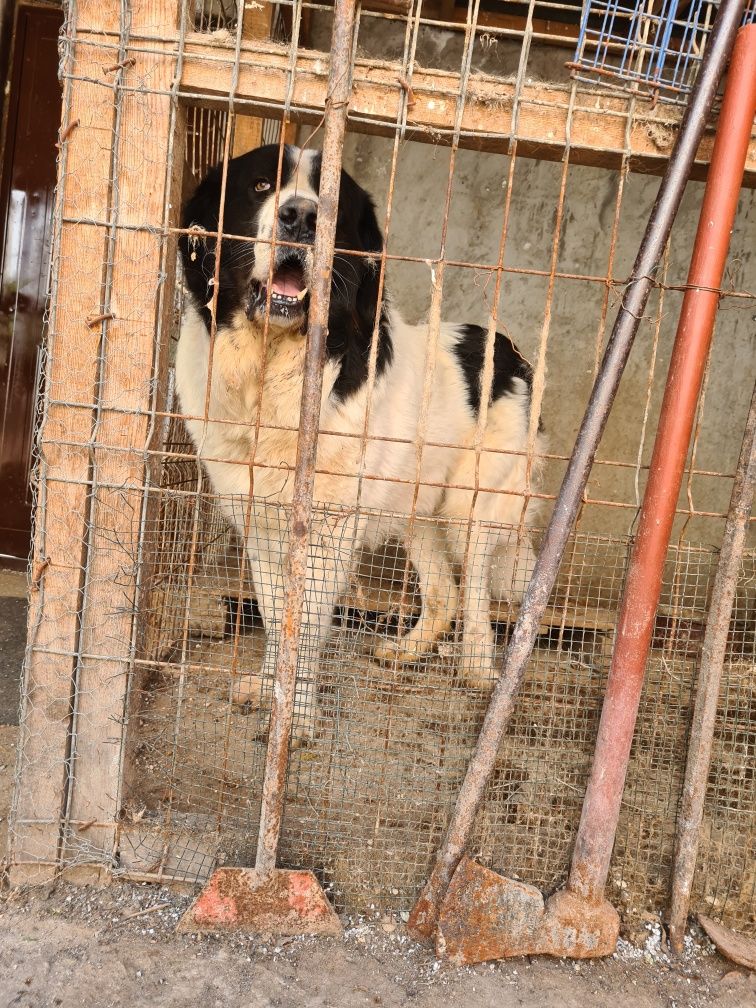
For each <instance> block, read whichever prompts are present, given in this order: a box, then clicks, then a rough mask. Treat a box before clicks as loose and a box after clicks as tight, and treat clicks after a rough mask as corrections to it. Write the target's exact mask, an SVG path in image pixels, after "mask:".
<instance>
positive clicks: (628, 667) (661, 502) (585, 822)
mask: <svg viewBox="0 0 756 1008" xmlns="http://www.w3.org/2000/svg"><path fill="white" fill-rule="evenodd" d="M755 112H756V24H751V25H748V26H747V27H745V28H741V29H740V31H739V33H738V37H737V40H736V42H735V48H734V50H733V56H732V62H731V64H730V71H729V75H728V78H727V86H726V88H725V96H724V101H723V104H722V110H721V113H720V116H719V125H718V128H717V136H716V140H715V144H714V150H713V153H712V158H711V166H710V168H709V176H708V182H707V184H706V192H705V194H704V199H703V206H702V207H701V216H700V220H699V223H698V231H697V233H696V240H695V244H694V247H693V255H692V258H691V264H690V271H689V273H688V290H687V291H686V294H685V297H684V300H683V304H682V310H681V313H680V320H679V323H678V326H677V335H676V337H675V345H674V349H673V352H672V360H671V361H670V365H669V372H668V374H667V385H666V389H665V392H664V400H663V403H662V408H661V415H660V418H659V427H658V430H657V434H656V441H655V444H654V452H653V457H652V460H651V467H650V471H649V478H648V484H647V486H646V492H645V495H644V498H643V507H642V510H641V515H640V522H639V526H638V534H637V537H636V540H635V544H634V547H633V552H632V556H631V560H630V569H629V573H628V576H627V580H626V583H625V590H624V594H623V598H622V606H621V609H620V615H619V622H618V627H617V640H616V643H615V648H614V655H613V658H612V664H611V669H610V671H609V678H608V682H607V688H606V696H605V698H604V706H603V709H602V712H601V722H600V725H599V731H598V739H597V742H596V751H595V754H594V759H593V767H592V770H591V776H590V780H589V783H588V789H587V791H586V796H585V801H584V803H583V811H582V816H581V819H580V827H579V830H578V836H577V840H576V843H575V851H574V854H573V859H572V867H571V869H570V876H569V880H568V883H567V887H568V889H570V890H572V891H573V892H575V893H577V894H579V895H581V896H582V897H583V898H585V899H586V900H589V901H592V902H594V901H599V900H601V899H602V898H603V893H604V886H605V883H606V879H607V875H608V873H609V862H610V859H611V853H612V846H613V844H614V834H615V831H616V827H617V820H618V818H619V810H620V803H621V801H622V791H623V788H624V784H625V774H626V772H627V764H628V759H629V756H630V746H631V743H632V739H633V732H634V729H635V721H636V717H637V714H638V705H639V703H640V696H641V690H642V688H643V678H644V673H645V668H646V660H647V657H648V651H649V647H650V645H651V635H652V632H653V626H654V617H655V615H656V608H657V606H658V603H659V595H660V593H661V581H662V572H663V569H664V561H665V558H666V554H667V548H668V545H669V538H670V534H671V531H672V522H673V519H674V515H675V507H676V504H677V498H678V494H679V492H680V484H681V482H682V476H683V470H684V467H685V459H686V457H687V454H688V445H689V443H690V435H691V431H692V427H693V420H694V416H695V410H696V403H697V401H698V396H699V394H700V390H701V383H702V381H703V375H704V369H705V366H706V360H707V357H708V353H709V347H710V345H711V337H712V333H713V330H714V319H715V316H716V312H717V307H718V303H719V294H718V289H719V286H720V284H721V282H722V275H723V272H724V266H725V260H726V257H727V250H728V248H729V244H730V232H731V230H732V225H733V221H734V219H735V212H736V208H737V202H738V195H739V193H740V186H741V183H742V179H743V170H744V168H745V159H746V153H747V149H748V141H749V138H750V134H751V125H752V123H753V117H754V113H755Z"/></svg>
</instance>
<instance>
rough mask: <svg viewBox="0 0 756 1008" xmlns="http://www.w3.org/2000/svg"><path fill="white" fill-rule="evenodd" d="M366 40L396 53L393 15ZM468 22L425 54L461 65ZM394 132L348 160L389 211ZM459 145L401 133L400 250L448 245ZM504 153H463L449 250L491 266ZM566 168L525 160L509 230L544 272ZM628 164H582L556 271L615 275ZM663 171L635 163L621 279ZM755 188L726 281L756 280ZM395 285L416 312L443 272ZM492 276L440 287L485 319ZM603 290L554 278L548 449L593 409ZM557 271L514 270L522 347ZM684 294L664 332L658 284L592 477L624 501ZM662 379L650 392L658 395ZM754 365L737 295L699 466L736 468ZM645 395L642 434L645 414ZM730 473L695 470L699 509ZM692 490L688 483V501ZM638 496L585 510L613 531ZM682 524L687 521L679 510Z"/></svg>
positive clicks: (494, 59) (612, 304)
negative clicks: (622, 169) (622, 170)
mask: <svg viewBox="0 0 756 1008" xmlns="http://www.w3.org/2000/svg"><path fill="white" fill-rule="evenodd" d="M368 28H369V31H366V29H365V24H363V33H362V35H361V38H360V42H361V48H362V50H363V51H375V53H376V54H378V53H380V54H381V55H383V57H384V58H386V57H387V56H396V55H398V54H400V53H401V39H398V38H397V37H395V36H396V30H395V28H392V29H391V30H390V31H389V29H386V26H385V25H383V24H381V23H378V24H377V25H376V23H375V22H373V24H372V25H369V26H368ZM313 43H314V44H315V47H316V48H326V49H327V48H328V46H327V31H326V30H325V29H324V28H323V26H321V27H320V28H318V26H317V24H316V29H315V35H314V38H313ZM460 46H461V35H460V34H459V33H451V32H434V33H432V34H429V35H428V36H427V38H426V40H425V42H424V43H423V45H421V46H419V48H418V62H419V63H420V64H421V65H423V66H429V65H433V66H459V53H460ZM518 53H519V46H517V47H514V46H511V45H510V46H508V47H506V46H505V44H504V43H499V44H498V45H497V46H485V45H484V46H479V47H478V49H477V50H476V62H477V64H478V65H479V66H480V67H481V68H482V69H485V70H487V71H489V72H500V73H510V72H512V70H513V69H514V68H516V55H517V54H518ZM570 55H571V54H570V53H567V52H566V51H563V50H560V49H557V48H553V47H547V48H542V49H534V50H533V52H532V54H531V59H530V62H529V65H528V74H530V73H533V74H534V75H535V76H538V77H540V78H541V79H545V78H547V77H549V76H552V77H555V76H556V77H560V78H561V77H563V76H564V70H563V66H564V61H565V60H566V59H568V58H570ZM392 152H393V140H390V139H385V138H378V137H372V136H364V135H359V134H350V135H349V137H348V139H347V143H346V149H345V167H346V168H347V170H348V171H349V172H350V173H351V174H353V175H354V176H355V178H357V179H358V181H359V182H360V183H361V184H362V185H363V186H365V187H366V188H367V189H368V190H369V191H370V192H371V193H372V194H373V196H374V197H375V200H376V203H377V206H378V213H379V219H381V220H382V221H383V220H385V216H386V199H387V190H388V183H389V168H390V165H391V159H392ZM449 165H450V151H449V149H448V148H444V147H436V146H433V145H431V144H425V143H417V142H413V141H411V140H406V141H403V142H402V143H401V145H400V149H399V155H398V163H397V173H396V183H395V191H394V200H393V206H392V210H391V226H390V232H389V236H388V248H389V252H390V253H391V254H394V255H408V256H421V257H433V256H437V255H438V252H439V248H440V242H441V230H442V223H443V210H444V203H445V198H446V190H447V185H448V180H449ZM508 174H509V164H508V159H507V158H506V157H504V156H502V155H494V154H482V153H479V152H475V151H466V150H462V151H459V152H458V154H457V156H456V162H455V166H454V175H453V182H452V197H451V205H450V212H449V227H448V238H447V250H446V251H447V257H448V258H450V259H457V260H463V261H466V262H475V263H480V264H489V265H490V264H494V263H495V262H496V260H497V256H498V249H499V242H500V239H501V226H502V219H503V210H504V200H505V196H506V186H507V178H508ZM561 175H562V165H561V164H552V163H549V162H539V161H531V160H525V159H518V161H517V164H516V166H515V171H514V178H513V191H512V193H511V211H510V220H509V228H508V233H507V236H506V246H505V255H504V262H505V266H510V267H517V268H523V269H536V270H544V269H546V270H547V269H548V268H549V263H550V258H551V254H552V246H553V242H554V240H555V234H554V229H555V217H556V207H557V203H558V198H559V191H560V183H561ZM619 182H620V179H619V173H618V172H615V171H608V170H604V169H597V168H588V167H579V166H570V167H569V171H568V177H567V186H566V199H565V206H564V215H563V220H562V225H561V229H560V233H559V235H558V236H556V240H557V241H558V264H557V269H558V270H559V271H561V272H565V273H575V274H580V275H581V276H596V277H603V276H605V275H606V273H607V268H608V257H609V246H610V238H611V232H612V224H613V218H614V212H615V203H616V195H617V187H618V185H619ZM658 185H659V180H658V179H657V178H655V177H649V176H643V175H635V174H634V175H630V176H629V177H628V178H627V179H626V182H625V187H624V194H623V198H622V204H621V216H620V223H619V230H618V243H617V248H616V253H615V262H614V268H613V276H614V277H615V278H616V279H619V280H621V279H622V278H624V277H626V276H627V275H628V273H629V271H630V268H631V266H632V263H633V260H634V258H635V254H636V252H637V248H638V243H639V240H640V237H641V235H642V233H643V229H644V227H645V225H646V221H647V219H648V214H649V211H650V208H651V205H652V203H653V200H654V197H655V194H656V191H657V188H658ZM702 194H703V184H701V183H695V182H693V183H690V184H689V186H688V189H687V192H686V195H685V198H684V201H683V205H682V207H681V210H680V213H679V216H678V220H677V223H676V225H675V229H674V233H673V236H672V240H671V243H670V249H669V265H668V274H667V281H668V283H670V284H673V285H674V284H682V283H684V282H685V278H686V274H687V269H688V263H689V259H690V252H691V248H692V244H693V239H694V236H695V231H696V227H697V223H698V211H699V207H700V201H701V197H702ZM755 249H756V201H755V200H754V193H753V191H751V190H744V191H743V194H742V196H741V199H740V204H739V210H738V216H737V221H736V225H735V229H734V231H733V236H732V244H731V250H730V258H729V266H728V274H727V277H726V280H725V286H727V285H728V284H731V285H732V287H733V288H734V289H736V290H745V289H747V290H751V291H756V269H755V268H754V263H755V259H754V250H755ZM388 286H389V290H390V292H391V295H392V297H393V300H394V302H395V304H396V305H397V306H398V307H399V309H400V310H401V311H402V313H403V314H404V315H405V317H406V318H408V319H409V320H412V321H416V320H418V319H420V318H422V317H423V316H424V315H425V314H426V313H427V310H428V306H429V300H430V289H431V278H430V270H429V268H428V266H426V265H424V264H409V263H392V264H390V265H389V269H388ZM493 287H494V283H493V278H492V275H491V274H490V273H489V272H487V271H485V270H473V269H462V268H448V269H447V272H446V280H445V284H444V303H445V310H444V315H445V317H446V318H447V319H449V320H455V321H470V322H477V323H480V324H483V325H485V324H486V323H487V321H488V318H489V315H490V312H491V310H492V307H493V305H492V303H491V298H492V292H493ZM605 291H606V287H605V285H604V284H602V283H596V282H590V281H586V280H574V279H561V280H557V281H556V282H555V285H554V292H553V300H552V307H551V322H550V328H549V331H548V344H547V352H546V369H547V374H546V390H545V397H544V405H543V420H544V424H545V427H546V431H547V434H548V439H549V448H550V450H551V451H552V452H554V453H555V454H558V455H568V454H569V452H570V450H571V447H572V444H573V441H574V436H575V434H576V431H577V428H578V425H579V422H580V419H581V417H582V414H583V410H584V408H585V404H586V401H587V397H588V394H589V391H590V388H591V384H592V379H593V375H594V368H595V367H596V363H597V358H598V355H599V354H600V343H601V340H602V338H603V339H605V338H606V337H607V336H608V334H609V331H610V330H611V325H612V322H613V320H614V316H615V314H616V308H617V304H618V301H619V297H620V295H621V288H615V289H614V290H612V291H611V293H610V298H609V311H608V317H607V322H606V328H605V329H603V328H602V325H601V311H602V302H603V299H604V295H605ZM546 294H547V280H546V279H545V278H543V277H534V276H527V275H523V274H505V279H504V282H503V287H502V292H501V297H500V302H499V305H498V318H499V320H500V325H501V326H505V327H506V329H507V330H508V331H509V333H510V335H511V336H512V338H513V339H514V340H515V342H516V343H517V344H518V346H519V347H520V349H521V350H522V351H523V352H524V354H525V355H526V356H528V357H529V358H530V359H531V360H534V359H535V356H536V354H537V351H538V346H539V340H540V336H541V332H542V329H543V327H544V311H545V307H546ZM681 297H682V295H681V294H680V293H679V292H675V291H671V292H670V291H668V292H666V293H665V295H664V301H663V309H662V313H661V323H660V325H659V331H658V340H657V341H656V343H655V331H656V320H657V317H658V316H659V298H658V295H657V294H653V295H652V298H651V301H650V303H649V308H648V311H647V318H646V319H644V321H643V322H642V324H641V327H640V331H639V333H638V337H637V341H636V345H635V347H634V350H633V353H632V355H631V358H630V361H629V363H628V366H627V371H626V374H625V376H624V379H623V383H622V388H621V391H620V394H619V397H618V399H617V402H616V405H615V407H614V411H613V414H612V417H611V419H610V422H609V425H608V428H607V430H606V433H605V435H604V439H603V442H602V445H601V451H600V455H599V459H600V460H601V461H603V462H608V461H613V462H619V463H622V467H618V466H610V465H606V464H599V465H597V466H596V467H595V469H594V473H593V476H592V478H591V482H590V490H589V493H590V496H591V497H592V498H600V499H602V500H605V501H610V502H615V503H619V504H630V505H634V504H635V503H636V501H638V499H639V497H638V495H639V494H642V489H643V483H644V473H643V472H642V471H641V472H640V473H638V474H636V470H635V468H634V467H635V463H636V459H637V458H638V455H639V453H640V457H641V459H642V462H643V463H647V462H648V460H649V458H650V453H651V449H652V446H653V433H654V430H655V426H656V422H657V416H658V408H659V405H660V402H661V395H662V391H663V382H664V377H665V375H666V368H667V362H668V359H669V352H670V348H671V343H672V340H673V338H674V333H675V325H676V320H677V315H678V311H679V305H680V301H681ZM649 377H650V382H651V385H650V395H649V393H648V388H649ZM755 377H756V302H754V301H753V300H746V299H737V300H736V299H728V300H725V301H724V302H723V303H722V310H721V311H720V313H719V317H718V320H717V329H716V335H715V342H714V349H713V353H712V358H711V366H710V371H709V375H708V382H707V387H706V393H705V399H704V407H703V412H702V419H701V427H700V433H699V439H698V445H697V449H696V463H695V464H696V468H697V469H701V470H707V471H712V472H719V473H725V474H732V472H733V470H734V466H735V462H736V459H737V454H738V450H739V447H740V439H741V436H742V430H743V426H744V423H745V416H746V413H747V409H748V403H749V401H750V395H751V390H752V388H753V383H754V378H755ZM647 399H649V411H648V419H647V422H646V432H645V436H644V435H643V425H644V413H645V411H646V405H647ZM562 472H563V463H552V464H549V465H548V466H547V468H546V473H545V477H544V479H545V486H546V489H548V490H549V491H552V492H553V491H555V490H556V489H557V488H558V485H559V481H560V477H561V473H562ZM730 490H731V480H730V479H728V478H718V477H713V476H696V477H694V478H693V479H692V481H691V484H690V491H691V496H692V501H693V504H694V506H695V508H696V509H697V510H703V511H716V512H724V511H726V510H727V505H728V501H729V495H730ZM686 500H687V490H685V491H684V492H683V494H682V495H681V503H682V504H683V506H685V502H686ZM635 513H636V512H635V508H634V507H632V508H622V507H611V506H608V505H593V506H590V507H588V508H586V509H585V510H584V513H583V515H582V517H581V526H580V527H581V528H582V529H584V530H586V531H592V532H602V533H608V534H625V533H626V532H628V531H629V530H630V528H631V525H632V523H633V519H634V517H635ZM678 526H679V528H680V529H681V528H682V522H679V523H678ZM721 531H722V521H721V520H719V519H714V518H696V519H694V520H693V521H691V522H688V523H687V525H686V527H685V530H684V535H685V538H686V539H688V540H690V541H693V542H705V543H711V544H718V543H719V542H720V539H721Z"/></svg>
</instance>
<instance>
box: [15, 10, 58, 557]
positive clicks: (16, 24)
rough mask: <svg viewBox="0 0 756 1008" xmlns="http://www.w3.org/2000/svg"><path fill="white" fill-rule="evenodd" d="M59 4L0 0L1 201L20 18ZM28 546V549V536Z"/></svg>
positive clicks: (53, 151)
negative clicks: (30, 12) (28, 12)
mask: <svg viewBox="0 0 756 1008" xmlns="http://www.w3.org/2000/svg"><path fill="white" fill-rule="evenodd" d="M61 6H62V4H61V2H60V0H0V81H2V82H3V86H2V94H1V95H0V202H2V200H3V199H4V198H5V197H6V196H7V194H8V193H9V191H10V186H11V182H10V180H11V178H12V172H13V160H12V158H11V157H10V155H9V152H8V150H7V146H8V143H9V142H10V140H11V137H10V133H9V124H10V122H11V114H12V112H13V109H14V103H15V101H16V98H17V95H16V93H15V89H14V87H13V83H14V80H15V75H14V60H15V57H16V46H17V44H18V34H19V24H20V17H21V14H22V13H23V12H27V11H30V10H38V11H49V12H53V11H57V12H60V10H61ZM50 156H51V160H52V162H53V163H54V161H55V159H56V157H57V152H56V151H55V150H54V149H52V150H51V154H50ZM5 226H6V220H5V215H4V214H0V249H1V248H2V247H3V246H4V243H5V239H6V234H5ZM0 266H1V264H0ZM29 549H31V535H30V538H29ZM28 563H29V561H28V554H27V555H24V556H18V557H17V556H15V555H13V554H8V553H5V552H1V553H0V567H4V568H6V569H8V568H10V569H16V570H25V569H26V568H27V566H28Z"/></svg>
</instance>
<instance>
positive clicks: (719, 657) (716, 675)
mask: <svg viewBox="0 0 756 1008" xmlns="http://www.w3.org/2000/svg"><path fill="white" fill-rule="evenodd" d="M754 484H756V386H754V390H753V396H752V398H751V409H750V412H749V414H748V419H747V421H746V428H745V433H744V435H743V445H742V447H741V450H740V458H739V459H738V468H737V471H736V473H735V482H734V484H733V488H732V497H731V499H730V511H729V514H728V515H727V522H726V524H725V531H724V537H723V539H722V551H721V553H720V555H719V564H718V565H717V575H716V578H715V579H714V589H713V591H712V595H711V604H710V606H709V616H708V619H707V621H706V634H705V636H704V641H703V648H702V652H701V668H700V671H699V673H698V691H697V693H696V703H695V707H694V709H693V723H692V726H691V730H690V744H689V746H688V759H687V763H686V766H685V783H684V785H683V792H682V800H681V803H680V812H679V814H678V818H677V838H676V842H675V860H674V865H673V868H672V898H671V901H670V910H669V939H670V942H671V944H672V948H673V949H674V950H675V952H681V951H682V948H683V938H684V937H685V924H686V921H687V919H688V910H689V907H690V893H691V889H692V886H693V874H694V872H695V869H696V857H697V855H698V841H699V831H700V829H701V820H702V818H703V808H704V800H705V798H706V782H707V779H708V775H709V766H710V764H711V746H712V741H713V738H714V720H715V718H716V715H717V700H718V698H719V684H720V681H721V679H722V666H723V664H724V660H725V652H726V650H727V639H728V635H729V632H730V619H731V616H732V606H733V601H734V599H735V588H736V585H737V580H738V572H739V570H740V563H741V560H742V557H743V547H744V545H745V539H746V526H747V525H748V519H749V517H750V514H751V507H752V505H753V495H754Z"/></svg>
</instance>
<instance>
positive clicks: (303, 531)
mask: <svg viewBox="0 0 756 1008" xmlns="http://www.w3.org/2000/svg"><path fill="white" fill-rule="evenodd" d="M354 25H355V0H337V3H336V5H335V8H334V18H333V36H332V39H331V66H330V71H329V85H328V92H329V103H328V107H327V108H326V118H325V133H324V137H323V161H322V169H321V176H320V190H319V194H318V195H319V199H318V222H317V229H316V233H315V245H314V248H313V283H312V288H311V291H310V308H309V319H308V329H307V351H306V354H305V361H304V384H303V389H302V401H301V407H300V419H299V438H298V441H297V460H296V466H295V470H294V488H293V496H292V512H291V522H290V535H289V551H288V554H287V557H286V565H285V573H284V577H285V582H286V585H287V590H286V595H285V598H284V607H283V613H282V616H281V633H280V637H279V644H278V655H277V657H276V669H275V676H276V683H275V689H274V693H273V704H272V708H271V715H270V730H269V735H268V750H267V755H266V763H265V778H264V780H263V795H262V806H261V810H260V826H259V835H258V844H257V858H256V862H255V865H256V868H257V869H258V870H259V871H263V872H265V871H272V870H273V869H274V868H275V864H276V851H277V849H278V838H279V835H280V832H281V818H282V814H283V802H284V794H285V789H286V767H287V762H288V749H289V736H290V733H291V725H292V721H293V715H294V700H295V693H296V677H297V656H298V653H299V638H300V630H301V623H302V609H303V605H304V593H305V582H306V577H307V555H308V551H309V542H310V528H311V524H312V500H313V484H314V477H315V456H316V452H317V444H318V427H319V421H320V401H321V391H322V385H323V363H324V361H325V351H326V339H327V335H328V310H329V304H330V293H331V291H330V276H331V262H332V260H333V251H334V247H335V239H336V219H337V211H338V202H339V188H340V184H341V162H342V152H343V146H344V132H345V129H346V115H347V105H348V101H349V95H350V92H351V55H352V42H353V36H354Z"/></svg>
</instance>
